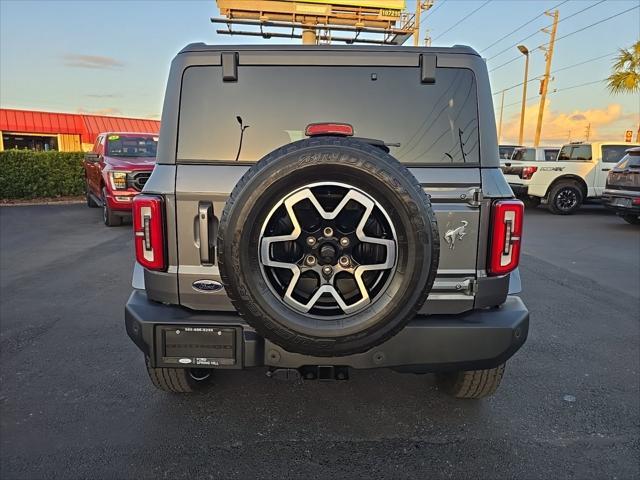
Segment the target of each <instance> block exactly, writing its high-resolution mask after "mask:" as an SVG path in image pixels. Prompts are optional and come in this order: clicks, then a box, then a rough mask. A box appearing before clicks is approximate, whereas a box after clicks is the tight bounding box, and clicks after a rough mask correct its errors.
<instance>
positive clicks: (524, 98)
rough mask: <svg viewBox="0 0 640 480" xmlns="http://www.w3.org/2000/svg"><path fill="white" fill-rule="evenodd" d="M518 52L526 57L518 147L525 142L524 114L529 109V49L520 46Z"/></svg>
mask: <svg viewBox="0 0 640 480" xmlns="http://www.w3.org/2000/svg"><path fill="white" fill-rule="evenodd" d="M518 50H520V53H522V54H523V55H524V57H525V61H524V83H523V87H522V106H521V107H520V135H519V136H518V145H522V144H523V143H522V142H523V141H524V114H525V110H526V108H527V77H528V76H529V49H528V48H527V47H525V46H524V45H518Z"/></svg>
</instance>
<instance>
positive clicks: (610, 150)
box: [602, 145, 629, 163]
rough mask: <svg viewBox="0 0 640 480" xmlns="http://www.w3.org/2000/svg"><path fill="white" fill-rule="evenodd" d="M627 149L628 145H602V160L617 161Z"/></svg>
mask: <svg viewBox="0 0 640 480" xmlns="http://www.w3.org/2000/svg"><path fill="white" fill-rule="evenodd" d="M628 149H629V146H628V145H602V161H603V162H607V163H618V162H619V161H620V159H621V158H622V157H624V155H625V153H626V151H627V150H628Z"/></svg>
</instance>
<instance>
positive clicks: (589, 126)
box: [584, 123, 591, 142]
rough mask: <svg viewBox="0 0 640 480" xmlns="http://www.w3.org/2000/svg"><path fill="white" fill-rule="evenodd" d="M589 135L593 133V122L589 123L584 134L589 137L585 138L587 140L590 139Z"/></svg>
mask: <svg viewBox="0 0 640 480" xmlns="http://www.w3.org/2000/svg"><path fill="white" fill-rule="evenodd" d="M589 135H591V124H590V123H589V124H588V125H587V128H585V129H584V136H585V137H587V138H586V140H585V141H586V142H588V141H589Z"/></svg>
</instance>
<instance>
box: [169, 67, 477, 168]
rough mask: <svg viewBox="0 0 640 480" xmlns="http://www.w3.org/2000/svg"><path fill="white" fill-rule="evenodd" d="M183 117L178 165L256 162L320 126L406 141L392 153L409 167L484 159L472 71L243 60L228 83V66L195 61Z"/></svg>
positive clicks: (388, 140) (185, 92) (393, 141)
mask: <svg viewBox="0 0 640 480" xmlns="http://www.w3.org/2000/svg"><path fill="white" fill-rule="evenodd" d="M240 121H242V127H241V124H240ZM179 122H180V124H179V139H178V160H179V161H196V162H198V161H199V162H203V161H205V162H210V161H223V162H230V161H231V162H232V161H235V160H236V157H237V158H238V160H239V161H243V162H255V161H257V160H259V159H260V158H262V157H263V156H264V155H266V154H267V153H269V152H271V151H272V150H274V149H276V148H278V147H280V146H282V145H285V144H288V143H291V142H293V141H296V140H300V139H303V138H305V137H304V130H305V127H306V126H307V125H308V124H311V123H319V122H339V123H348V124H350V125H352V126H353V128H354V135H355V136H356V137H364V138H372V139H377V140H383V141H384V142H386V143H388V144H399V146H393V145H391V146H389V148H390V150H391V154H392V155H393V156H394V157H396V158H397V159H398V160H400V161H401V162H404V163H407V164H421V163H427V164H439V163H445V164H465V163H466V164H477V163H479V161H480V158H479V136H478V108H477V95H476V82H475V78H474V74H473V72H472V71H471V70H466V69H446V68H438V69H436V83H435V84H432V85H429V84H421V83H420V80H419V71H418V69H417V68H411V67H318V66H287V67H270V66H258V67H251V66H240V67H239V68H238V81H237V82H228V83H223V81H222V72H221V67H217V66H214V67H211V66H206V67H204V66H203V67H190V68H188V69H187V70H186V71H185V72H184V75H183V83H182V95H181V104H180V120H179ZM241 128H244V133H243V135H242V138H243V140H242V146H241V148H240V134H241ZM238 151H239V152H240V153H239V154H238Z"/></svg>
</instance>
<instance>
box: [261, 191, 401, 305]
mask: <svg viewBox="0 0 640 480" xmlns="http://www.w3.org/2000/svg"><path fill="white" fill-rule="evenodd" d="M335 185H337V186H340V187H343V188H344V187H348V190H347V192H346V194H345V195H344V197H343V198H342V199H341V200H340V202H339V203H338V205H337V206H336V207H335V208H334V209H333V210H331V211H328V210H325V208H324V207H323V206H322V204H321V203H320V201H319V200H318V198H316V196H315V195H314V193H313V191H312V190H311V188H310V187H313V186H314V185H310V186H308V187H306V188H303V189H301V190H299V191H297V192H294V193H293V194H291V195H289V196H287V197H286V198H285V199H283V200H281V201H280V202H278V204H276V205H275V206H274V207H273V209H272V210H271V212H270V213H269V215H268V216H267V221H266V222H265V224H264V225H263V229H262V235H264V230H265V228H266V225H267V222H268V221H269V219H270V218H272V216H273V215H274V214H275V212H276V210H277V209H278V208H280V207H281V206H283V205H284V207H285V210H286V212H287V215H288V216H289V219H290V221H291V223H292V225H293V230H292V232H291V233H290V234H287V235H277V236H272V237H265V236H262V237H261V239H260V260H261V263H262V265H263V266H265V267H272V268H283V269H287V270H289V271H291V274H292V275H291V279H290V280H289V283H288V285H287V286H286V288H284V287H283V288H284V290H285V291H284V292H283V293H281V296H282V300H283V301H284V302H285V303H286V304H287V305H289V306H291V307H292V308H294V309H295V310H297V311H299V312H302V313H308V312H309V311H310V310H312V309H313V308H314V306H316V303H317V302H318V301H319V300H320V298H321V297H322V296H323V295H325V294H328V295H330V296H331V297H332V298H333V300H334V301H335V304H336V305H337V306H338V307H339V308H340V309H341V310H342V311H343V312H344V314H350V313H353V312H356V311H358V310H359V309H361V308H363V307H364V306H366V305H367V304H369V303H371V301H372V299H371V296H370V292H369V290H368V289H367V285H366V284H365V281H364V279H363V275H364V274H365V273H366V272H369V271H374V270H379V271H382V270H389V269H392V268H394V267H395V263H396V242H395V241H394V240H392V239H386V238H377V237H371V236H369V235H367V234H365V232H364V228H365V225H366V224H367V221H368V220H369V218H370V217H371V215H372V214H373V212H374V209H375V208H376V203H375V202H374V201H373V200H372V199H371V198H370V197H369V196H367V195H366V194H364V193H363V192H361V191H359V190H357V189H354V188H352V187H349V186H346V185H342V184H335ZM303 200H308V201H309V202H310V203H311V204H312V205H313V206H314V208H315V210H316V211H317V213H318V214H319V215H320V217H321V218H322V219H323V220H327V221H333V220H335V219H336V218H337V217H338V215H340V213H341V212H342V211H343V210H344V209H345V207H346V206H347V204H348V203H349V202H350V201H354V202H356V203H358V204H360V205H361V206H362V207H364V212H363V214H362V217H361V218H360V220H359V222H358V225H357V226H356V229H355V235H356V238H357V239H358V240H359V241H360V242H362V243H370V244H374V245H382V246H384V247H385V258H384V261H382V262H378V263H376V264H370V265H367V264H360V265H358V266H357V267H356V268H355V269H353V270H352V271H350V273H351V274H352V275H353V277H354V280H355V283H356V286H357V289H358V291H359V293H360V298H359V299H358V300H357V301H355V302H353V303H350V304H347V303H346V302H345V300H344V299H343V297H342V296H341V294H340V292H339V291H338V290H337V289H336V287H335V278H336V273H338V272H340V271H346V270H345V269H342V270H341V269H337V270H336V271H334V273H333V274H332V275H331V276H330V277H329V276H327V277H323V275H322V273H321V271H320V270H319V267H318V268H306V267H305V268H304V269H301V268H300V266H298V264H297V263H289V262H282V261H279V260H277V259H275V258H272V253H273V252H272V245H273V244H275V243H279V242H291V241H296V240H298V239H299V237H300V235H301V234H302V227H301V224H300V222H299V221H298V218H297V217H296V214H295V212H294V209H293V208H294V206H295V205H296V204H297V203H299V202H301V201H303ZM378 208H381V207H378ZM387 220H388V221H389V222H390V220H389V219H388V217H387ZM303 270H304V271H307V270H313V271H315V272H316V274H317V275H318V277H319V278H320V284H319V286H318V288H317V289H316V290H315V291H313V292H312V294H311V292H309V294H311V297H310V298H309V300H308V301H307V302H306V303H303V302H301V301H299V300H297V299H296V298H294V296H293V292H294V290H295V288H296V285H297V284H298V281H299V280H300V277H301V275H302V271H303Z"/></svg>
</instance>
